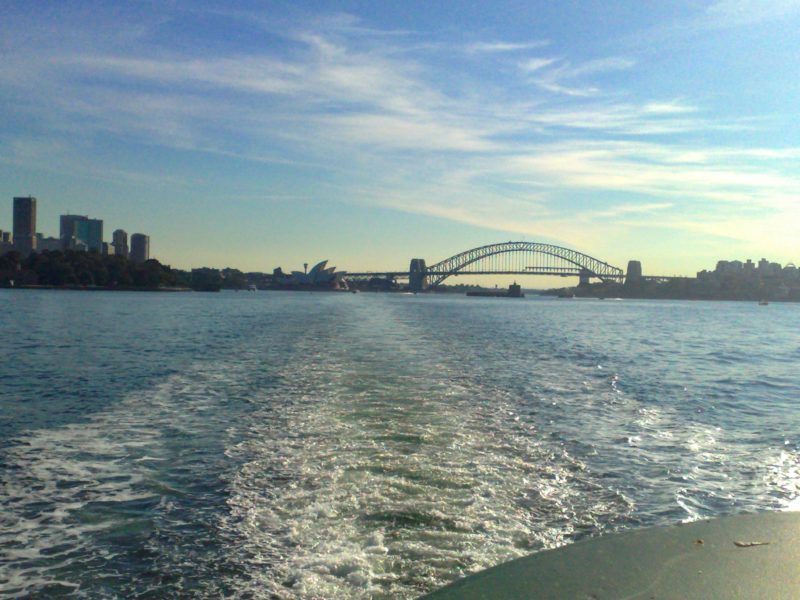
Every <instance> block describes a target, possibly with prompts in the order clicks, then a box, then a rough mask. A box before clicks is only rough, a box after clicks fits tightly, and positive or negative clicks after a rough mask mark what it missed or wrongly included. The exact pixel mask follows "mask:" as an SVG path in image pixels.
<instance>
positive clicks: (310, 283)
mask: <svg viewBox="0 0 800 600" xmlns="http://www.w3.org/2000/svg"><path fill="white" fill-rule="evenodd" d="M327 265H328V261H327V260H323V261H322V262H320V263H318V264H316V265H314V267H313V268H312V269H311V270H310V271H308V272H307V273H304V272H302V271H292V274H291V275H278V276H273V280H272V284H273V287H276V288H279V289H290V290H291V289H300V290H307V289H308V290H310V289H324V290H344V289H347V282H346V281H345V280H344V279H343V277H344V275H345V271H337V270H336V267H328V266H327Z"/></svg>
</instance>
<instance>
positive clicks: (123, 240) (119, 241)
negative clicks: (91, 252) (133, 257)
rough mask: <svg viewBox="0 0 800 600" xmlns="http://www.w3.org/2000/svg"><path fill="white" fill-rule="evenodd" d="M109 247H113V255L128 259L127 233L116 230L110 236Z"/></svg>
mask: <svg viewBox="0 0 800 600" xmlns="http://www.w3.org/2000/svg"><path fill="white" fill-rule="evenodd" d="M111 245H112V246H114V254H115V255H116V256H124V257H125V258H128V254H129V250H128V232H127V231H125V230H124V229H117V230H116V231H114V233H113V234H112V238H111Z"/></svg>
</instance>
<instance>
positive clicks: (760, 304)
mask: <svg viewBox="0 0 800 600" xmlns="http://www.w3.org/2000/svg"><path fill="white" fill-rule="evenodd" d="M767 304H769V302H767V301H766V300H759V301H758V305H759V306H766V305H767Z"/></svg>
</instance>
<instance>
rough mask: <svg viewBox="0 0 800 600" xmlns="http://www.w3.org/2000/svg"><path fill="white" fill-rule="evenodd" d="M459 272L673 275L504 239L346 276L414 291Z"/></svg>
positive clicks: (619, 278) (604, 277)
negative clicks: (404, 284)
mask: <svg viewBox="0 0 800 600" xmlns="http://www.w3.org/2000/svg"><path fill="white" fill-rule="evenodd" d="M457 275H550V276H560V277H578V278H579V280H580V283H582V284H585V283H589V281H590V280H591V279H599V280H600V281H604V282H612V281H616V282H620V283H622V282H623V281H624V280H625V279H626V278H627V279H633V278H638V279H658V280H665V279H671V278H669V277H660V276H658V277H652V276H651V277H643V276H642V270H641V264H640V263H639V262H638V261H630V262H629V263H628V272H627V274H626V273H625V272H623V270H622V269H620V268H618V267H614V266H612V265H610V264H608V263H607V262H604V261H602V260H600V259H597V258H594V257H592V256H589V255H588V254H584V253H582V252H578V251H577V250H571V249H570V248H563V247H561V246H554V245H552V244H542V243H539V242H503V243H499V244H489V245H487V246H480V247H479V248H472V249H470V250H466V251H465V252H461V253H459V254H456V255H454V256H451V257H450V258H446V259H444V260H442V261H440V262H438V263H436V264H433V265H430V266H428V265H426V264H425V259H422V258H412V259H411V263H410V265H409V268H408V271H383V272H364V273H350V272H348V273H347V274H346V275H345V278H346V279H350V280H356V279H367V278H373V277H380V278H385V279H392V280H394V279H406V278H407V279H408V282H409V288H410V289H411V290H412V291H422V290H424V289H426V288H429V287H435V286H437V285H439V284H440V283H442V282H443V281H444V280H445V279H447V278H448V277H453V276H457Z"/></svg>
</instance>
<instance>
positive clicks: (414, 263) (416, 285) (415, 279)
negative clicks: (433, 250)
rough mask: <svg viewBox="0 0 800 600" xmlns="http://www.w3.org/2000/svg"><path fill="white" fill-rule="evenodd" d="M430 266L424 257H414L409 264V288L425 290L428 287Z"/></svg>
mask: <svg viewBox="0 0 800 600" xmlns="http://www.w3.org/2000/svg"><path fill="white" fill-rule="evenodd" d="M427 273H428V267H426V266H425V259H424V258H412V259H411V264H410V265H409V266H408V289H409V290H411V291H412V292H424V291H425V290H426V289H427V288H428V275H427Z"/></svg>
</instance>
